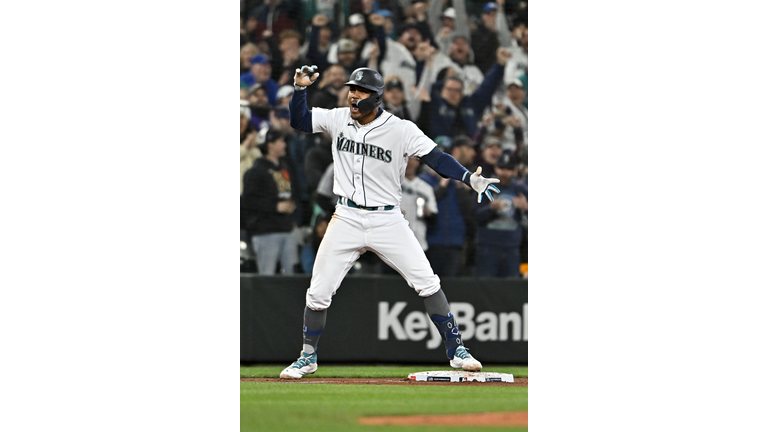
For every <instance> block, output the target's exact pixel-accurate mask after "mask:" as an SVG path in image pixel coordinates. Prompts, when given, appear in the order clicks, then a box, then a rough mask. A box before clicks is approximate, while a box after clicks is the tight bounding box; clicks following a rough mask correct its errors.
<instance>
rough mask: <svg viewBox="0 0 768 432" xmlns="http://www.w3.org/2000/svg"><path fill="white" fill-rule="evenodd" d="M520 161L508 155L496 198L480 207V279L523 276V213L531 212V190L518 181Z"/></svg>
mask: <svg viewBox="0 0 768 432" xmlns="http://www.w3.org/2000/svg"><path fill="white" fill-rule="evenodd" d="M518 169H519V160H518V159H517V158H516V157H515V156H514V155H513V154H511V153H504V154H503V155H502V156H501V157H500V158H499V161H498V162H497V163H496V167H495V173H496V177H497V178H498V179H499V180H501V181H500V182H499V183H496V186H497V187H498V188H499V189H500V190H501V192H500V193H499V194H498V195H497V196H496V199H494V200H493V201H489V202H483V203H481V204H479V205H478V207H477V213H476V215H477V226H478V229H477V242H476V244H477V271H476V275H477V276H480V277H488V276H490V277H520V244H521V241H522V235H523V227H522V225H521V223H522V220H523V211H527V210H528V187H527V186H525V185H524V184H522V183H520V182H518V181H517V180H516V179H515V178H516V177H517V175H518Z"/></svg>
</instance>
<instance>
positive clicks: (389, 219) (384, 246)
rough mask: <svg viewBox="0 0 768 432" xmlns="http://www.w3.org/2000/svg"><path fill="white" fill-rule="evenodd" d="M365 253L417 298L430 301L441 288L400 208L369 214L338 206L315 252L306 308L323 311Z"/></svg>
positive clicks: (375, 211) (365, 211)
mask: <svg viewBox="0 0 768 432" xmlns="http://www.w3.org/2000/svg"><path fill="white" fill-rule="evenodd" d="M366 251H372V252H374V253H376V255H378V256H379V257H380V258H381V259H382V260H383V261H384V262H385V263H387V264H389V265H390V266H392V267H393V268H394V269H395V270H396V271H397V272H398V273H400V274H401V275H402V276H403V278H405V280H406V282H407V283H408V286H410V287H411V288H413V289H415V290H416V293H418V295H419V296H421V297H429V296H431V295H432V294H434V293H436V292H437V291H438V290H439V289H440V278H439V277H438V276H437V275H436V274H435V272H434V271H432V266H430V264H429V261H428V260H427V256H426V255H425V254H424V251H423V250H422V249H421V245H420V244H419V241H418V240H416V236H415V235H414V234H413V231H411V229H410V228H409V227H408V222H407V221H406V220H405V218H404V217H403V214H402V212H401V210H400V206H396V207H395V208H394V209H392V210H374V211H369V210H361V209H356V208H351V207H347V206H344V205H337V206H336V211H335V213H334V214H333V218H331V222H330V223H329V224H328V229H327V230H326V232H325V237H324V238H323V241H322V242H321V243H320V248H319V250H318V251H317V257H316V258H315V265H314V268H313V269H312V281H311V283H310V285H309V289H308V290H307V306H308V307H309V308H310V309H313V310H322V309H326V308H328V307H329V306H330V305H331V297H333V295H334V294H336V290H337V289H338V288H339V285H341V281H342V279H344V276H346V274H347V272H348V271H349V269H350V268H351V267H352V265H354V263H355V261H357V259H358V258H359V257H360V255H361V254H363V253H364V252H366Z"/></svg>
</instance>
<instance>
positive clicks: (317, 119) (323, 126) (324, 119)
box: [312, 108, 333, 136]
mask: <svg viewBox="0 0 768 432" xmlns="http://www.w3.org/2000/svg"><path fill="white" fill-rule="evenodd" d="M332 126H333V110H329V109H325V108H312V132H313V133H315V132H326V133H328V134H330V135H331V136H333V133H332V132H331V127H332Z"/></svg>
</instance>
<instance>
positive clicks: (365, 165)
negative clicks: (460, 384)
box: [280, 66, 499, 379]
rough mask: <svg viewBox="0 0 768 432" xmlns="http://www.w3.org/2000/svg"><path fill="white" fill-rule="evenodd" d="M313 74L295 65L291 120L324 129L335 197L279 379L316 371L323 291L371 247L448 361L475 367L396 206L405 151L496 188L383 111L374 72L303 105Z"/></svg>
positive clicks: (362, 72) (364, 71) (326, 297)
mask: <svg viewBox="0 0 768 432" xmlns="http://www.w3.org/2000/svg"><path fill="white" fill-rule="evenodd" d="M319 76H320V74H319V73H318V72H317V66H302V67H301V68H300V69H296V74H295V75H294V87H295V89H296V91H294V93H293V97H292V98H291V126H292V127H294V128H295V129H298V130H301V131H304V132H308V133H315V132H327V133H328V134H330V135H331V137H332V139H333V167H334V168H333V169H334V176H333V177H334V179H333V192H334V194H336V195H338V196H339V197H340V198H339V200H338V203H337V204H336V209H335V212H334V214H333V217H332V219H331V222H330V224H329V225H328V228H327V230H326V233H325V237H324V238H323V240H322V242H321V243H320V248H319V249H318V252H317V258H316V259H315V264H314V268H313V269H312V280H311V283H310V286H309V289H308V290H307V296H306V307H305V308H304V337H303V342H304V344H303V348H302V351H301V355H300V356H299V358H298V360H296V361H295V362H293V364H291V365H290V366H288V367H287V368H285V369H284V370H283V371H282V373H280V378H292V379H298V378H301V377H303V376H304V375H306V374H311V373H314V372H315V371H316V370H317V344H318V340H319V339H320V334H321V333H322V331H323V329H324V328H325V321H326V313H327V310H328V307H329V306H330V305H331V297H332V296H333V295H334V294H336V290H337V289H338V287H339V285H340V284H341V280H342V279H343V278H344V275H346V274H347V272H348V271H349V269H350V268H351V267H352V265H353V264H354V263H355V261H357V259H358V258H359V257H360V255H361V254H363V253H364V252H367V251H371V252H373V253H375V254H376V255H378V256H379V257H380V258H381V259H382V260H383V261H384V262H385V263H387V264H388V265H389V266H391V267H392V268H393V269H395V270H396V271H397V272H398V273H400V274H401V275H402V276H403V278H405V280H406V281H407V282H408V286H410V287H411V288H413V289H414V290H416V293H418V295H419V296H420V297H422V298H423V299H424V305H425V306H426V310H427V314H428V315H429V316H430V318H431V320H432V322H434V324H435V326H436V327H437V329H438V331H439V332H440V334H441V336H442V339H443V341H444V343H445V351H446V355H447V357H448V359H449V360H450V365H451V367H453V368H455V369H463V370H468V371H478V370H480V369H482V367H483V366H482V365H481V364H480V362H479V361H477V360H475V359H474V358H473V357H472V356H471V355H470V354H469V352H467V349H466V348H465V347H464V345H463V343H462V341H461V333H460V332H459V328H458V326H457V325H456V320H455V318H454V317H453V315H452V314H451V311H450V308H449V307H448V300H447V299H446V297H445V294H444V293H443V290H442V289H441V288H440V278H439V277H438V276H437V275H436V274H435V273H434V272H433V271H432V268H431V267H430V265H429V261H427V258H426V256H425V254H424V251H423V250H422V248H421V245H419V242H418V241H417V240H416V237H415V236H414V234H413V231H411V230H410V228H408V223H407V222H406V220H405V218H404V217H403V214H402V212H401V211H400V198H401V196H402V190H401V186H400V182H401V181H402V179H403V176H404V174H405V167H406V164H407V163H408V158H409V157H418V158H420V159H421V160H422V161H423V162H424V163H426V164H427V165H429V166H430V167H432V169H434V170H435V171H437V172H438V173H440V174H441V175H442V176H444V177H451V178H454V179H458V180H461V181H463V182H464V183H466V184H467V185H469V186H470V187H472V189H474V190H475V191H476V192H477V201H478V202H480V201H481V200H482V197H483V195H486V196H487V197H488V199H490V200H493V196H492V195H491V191H494V192H497V193H498V192H499V189H498V188H497V187H496V186H494V185H492V184H491V183H497V182H498V181H499V180H498V179H488V178H485V177H483V176H481V175H480V173H481V171H482V170H481V169H478V170H477V171H476V172H475V173H474V174H473V173H471V172H469V171H468V170H467V169H466V168H464V166H462V165H461V164H459V163H458V162H456V160H455V159H454V158H453V157H451V156H450V155H448V154H446V153H443V152H442V151H441V150H440V149H438V148H437V146H436V144H435V143H434V142H433V141H432V140H431V139H429V138H428V137H427V136H426V135H424V133H423V132H422V131H421V130H419V129H418V128H417V127H416V125H415V124H413V123H412V122H410V121H406V120H401V119H399V118H398V117H396V116H394V115H392V114H391V113H388V112H386V111H384V110H383V109H382V108H381V103H382V99H383V94H384V81H383V80H382V77H381V74H379V72H377V71H375V70H373V69H368V68H359V69H357V70H355V71H353V72H352V75H351V76H350V79H349V81H348V82H347V83H346V85H347V86H349V96H348V101H349V107H348V108H335V109H331V110H327V109H321V108H315V109H313V110H312V111H309V110H308V109H307V102H306V94H307V92H306V88H307V86H309V85H312V83H313V82H315V80H316V79H317V78H318V77H319Z"/></svg>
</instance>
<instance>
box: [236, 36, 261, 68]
mask: <svg viewBox="0 0 768 432" xmlns="http://www.w3.org/2000/svg"><path fill="white" fill-rule="evenodd" d="M258 53H259V49H258V48H256V45H254V44H252V43H250V42H249V43H247V44H245V45H243V46H242V47H240V75H243V74H247V73H248V72H250V71H251V59H252V58H254V57H256V54H258Z"/></svg>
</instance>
